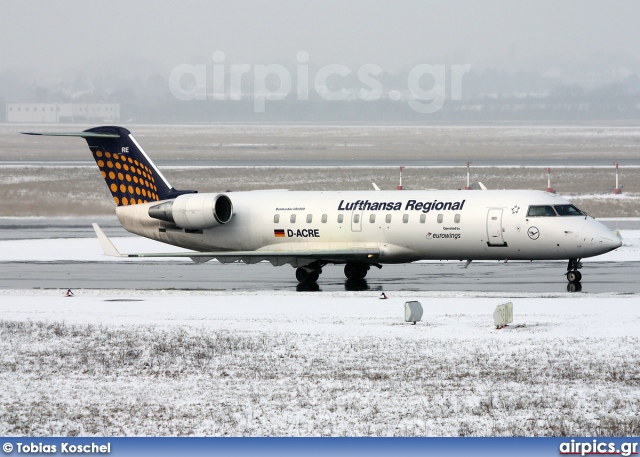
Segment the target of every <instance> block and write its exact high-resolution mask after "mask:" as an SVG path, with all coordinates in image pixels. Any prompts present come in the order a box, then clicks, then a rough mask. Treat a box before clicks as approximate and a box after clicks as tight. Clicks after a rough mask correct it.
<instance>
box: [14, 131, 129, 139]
mask: <svg viewBox="0 0 640 457" xmlns="http://www.w3.org/2000/svg"><path fill="white" fill-rule="evenodd" d="M22 134H23V135H39V136H77V137H80V138H120V135H118V134H116V133H96V132H69V133H39V132H22Z"/></svg>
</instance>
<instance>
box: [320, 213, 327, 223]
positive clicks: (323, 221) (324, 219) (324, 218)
mask: <svg viewBox="0 0 640 457" xmlns="http://www.w3.org/2000/svg"><path fill="white" fill-rule="evenodd" d="M321 220H322V223H323V224H326V223H327V215H326V214H323V215H322V219H321Z"/></svg>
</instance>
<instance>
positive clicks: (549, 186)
mask: <svg viewBox="0 0 640 457" xmlns="http://www.w3.org/2000/svg"><path fill="white" fill-rule="evenodd" d="M546 170H547V192H550V193H552V194H555V193H556V191H555V190H553V188H552V187H551V168H546Z"/></svg>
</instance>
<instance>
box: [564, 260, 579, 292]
mask: <svg viewBox="0 0 640 457" xmlns="http://www.w3.org/2000/svg"><path fill="white" fill-rule="evenodd" d="M580 268H582V262H580V259H569V264H568V265H567V281H569V284H567V291H568V292H580V291H581V290H582V284H580V280H581V279H582V273H580V272H579V271H578V270H579V269H580Z"/></svg>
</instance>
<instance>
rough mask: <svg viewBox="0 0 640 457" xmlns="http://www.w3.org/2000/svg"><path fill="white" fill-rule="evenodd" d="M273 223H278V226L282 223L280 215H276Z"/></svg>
mask: <svg viewBox="0 0 640 457" xmlns="http://www.w3.org/2000/svg"><path fill="white" fill-rule="evenodd" d="M273 222H274V223H276V224H277V223H278V222H280V215H279V214H276V215H275V216H273Z"/></svg>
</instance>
